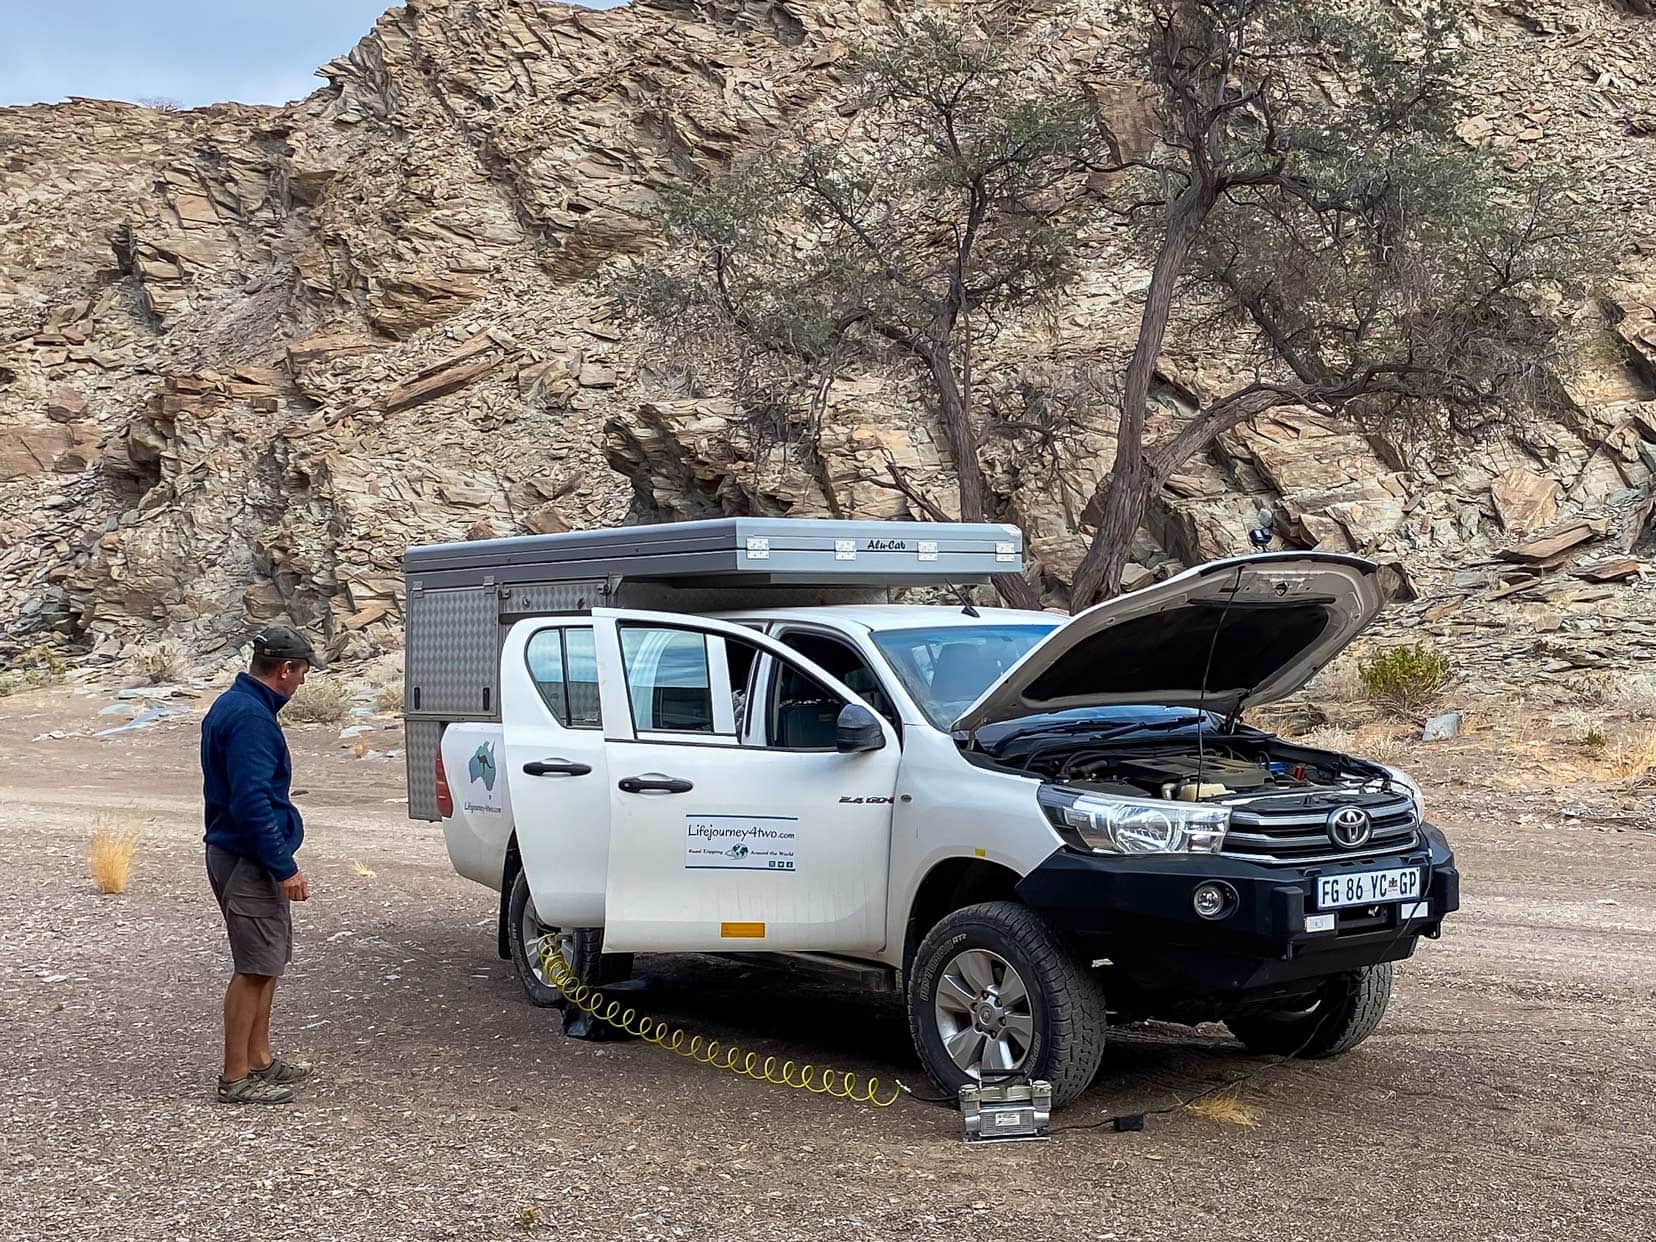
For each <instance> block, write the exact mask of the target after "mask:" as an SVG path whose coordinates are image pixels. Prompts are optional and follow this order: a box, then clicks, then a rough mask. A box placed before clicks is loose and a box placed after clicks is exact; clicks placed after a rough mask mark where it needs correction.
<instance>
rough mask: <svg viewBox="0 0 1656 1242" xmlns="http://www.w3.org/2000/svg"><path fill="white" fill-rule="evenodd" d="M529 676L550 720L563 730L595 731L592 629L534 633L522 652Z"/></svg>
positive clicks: (596, 683) (596, 677)
mask: <svg viewBox="0 0 1656 1242" xmlns="http://www.w3.org/2000/svg"><path fill="white" fill-rule="evenodd" d="M525 655H526V658H527V661H528V664H529V676H530V679H531V680H533V681H534V683H535V689H536V690H538V691H539V692H540V696H541V701H542V702H543V703H545V704H546V709H547V710H548V711H549V712H551V713H552V718H553V719H554V720H556V721H557V722H558V723H559V724H561V725H563V726H564V727H565V728H566V729H596V728H598V727H599V714H598V664H597V658H596V654H595V652H594V649H593V640H592V627H591V626H572V627H570V628H569V629H546V630H538V631H536V632H535V633H534V634H533V635H531V636H530V639H529V645H528V647H527V648H526V650H525Z"/></svg>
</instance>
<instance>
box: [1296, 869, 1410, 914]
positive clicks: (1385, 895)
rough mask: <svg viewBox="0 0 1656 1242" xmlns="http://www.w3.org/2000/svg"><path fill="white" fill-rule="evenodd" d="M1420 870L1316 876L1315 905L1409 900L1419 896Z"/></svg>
mask: <svg viewBox="0 0 1656 1242" xmlns="http://www.w3.org/2000/svg"><path fill="white" fill-rule="evenodd" d="M1421 875H1422V872H1421V869H1420V868H1419V867H1392V868H1389V869H1388V870H1385V871H1348V872H1346V873H1345V874H1344V875H1320V876H1318V877H1317V906H1318V908H1319V909H1322V910H1334V909H1338V908H1339V907H1341V906H1378V905H1382V904H1384V903H1385V902H1388V901H1413V900H1415V899H1416V898H1417V897H1419V896H1420V881H1421Z"/></svg>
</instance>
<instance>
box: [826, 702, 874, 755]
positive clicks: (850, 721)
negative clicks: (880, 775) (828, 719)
mask: <svg viewBox="0 0 1656 1242" xmlns="http://www.w3.org/2000/svg"><path fill="white" fill-rule="evenodd" d="M884 745H885V730H884V729H882V728H880V718H879V717H878V716H876V715H875V714H874V713H873V712H871V711H869V710H868V709H867V708H866V707H864V706H863V705H862V704H861V703H847V704H846V705H845V706H844V707H842V708H840V714H839V719H838V720H836V721H835V722H834V749H835V750H837V751H839V753H840V754H842V755H854V754H859V753H861V752H862V751H865V750H879V749H880V748H881V747H882V746H884Z"/></svg>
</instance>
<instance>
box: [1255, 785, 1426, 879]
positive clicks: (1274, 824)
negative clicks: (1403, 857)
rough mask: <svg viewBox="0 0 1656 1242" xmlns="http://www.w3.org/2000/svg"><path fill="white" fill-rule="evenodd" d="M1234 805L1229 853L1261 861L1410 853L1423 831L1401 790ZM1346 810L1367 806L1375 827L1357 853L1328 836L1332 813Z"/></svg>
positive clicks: (1274, 797) (1264, 798) (1278, 797)
mask: <svg viewBox="0 0 1656 1242" xmlns="http://www.w3.org/2000/svg"><path fill="white" fill-rule="evenodd" d="M1230 805H1231V826H1230V831H1229V832H1228V833H1226V834H1225V846H1224V852H1225V853H1226V854H1230V855H1232V856H1234V857H1238V858H1250V859H1254V860H1255V861H1259V862H1284V863H1287V862H1321V861H1325V860H1330V859H1340V858H1357V857H1361V856H1362V855H1365V854H1377V853H1390V852H1391V851H1393V850H1405V849H1408V848H1409V847H1410V846H1412V845H1413V844H1414V843H1415V838H1416V835H1417V830H1418V829H1419V827H1420V817H1419V816H1418V815H1417V814H1416V813H1415V804H1414V799H1413V798H1411V797H1410V796H1409V795H1408V794H1406V793H1401V792H1399V791H1398V790H1396V789H1381V790H1366V791H1354V792H1351V793H1345V794H1331V793H1328V792H1326V791H1317V792H1314V793H1292V794H1262V795H1259V796H1256V797H1251V798H1246V799H1238V800H1235V801H1232V802H1231V804H1230ZM1343 806H1360V807H1362V808H1363V810H1365V811H1367V812H1368V814H1369V819H1370V821H1371V822H1372V823H1373V825H1374V832H1373V835H1372V836H1370V837H1369V839H1368V841H1367V842H1365V843H1364V844H1363V845H1361V846H1360V847H1358V848H1357V849H1354V850H1348V849H1342V848H1341V847H1339V846H1338V845H1336V844H1334V842H1333V840H1332V839H1331V838H1330V837H1329V835H1328V832H1327V823H1328V815H1329V812H1331V811H1336V810H1339V808H1341V807H1343Z"/></svg>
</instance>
